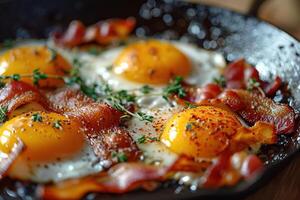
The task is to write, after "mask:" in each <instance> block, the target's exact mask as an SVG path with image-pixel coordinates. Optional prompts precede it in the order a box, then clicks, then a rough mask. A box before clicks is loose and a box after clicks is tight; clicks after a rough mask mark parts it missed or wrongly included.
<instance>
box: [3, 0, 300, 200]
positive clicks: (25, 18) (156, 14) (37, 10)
mask: <svg viewBox="0 0 300 200" xmlns="http://www.w3.org/2000/svg"><path fill="white" fill-rule="evenodd" d="M127 16H134V17H136V19H137V21H138V26H137V28H136V30H135V33H134V34H136V35H137V36H139V37H144V36H150V37H160V38H167V39H181V40H185V41H189V42H193V43H195V44H197V45H199V46H200V47H203V48H205V49H208V50H214V51H219V52H221V53H223V54H224V56H225V58H226V59H227V60H228V61H232V60H235V59H237V58H240V57H244V58H246V60H247V61H248V62H250V63H251V64H253V65H255V66H256V67H257V69H258V71H259V72H260V74H261V75H262V76H263V78H264V79H266V80H268V79H272V77H274V76H275V75H279V76H280V77H282V78H283V80H284V81H285V82H286V83H287V84H288V85H289V91H290V93H291V95H290V96H291V97H289V98H283V99H282V98H281V95H278V96H276V97H275V100H276V101H280V102H285V103H289V104H290V105H291V106H292V107H294V108H295V109H296V110H300V43H299V42H298V41H296V40H295V39H294V38H292V37H291V36H289V35H288V34H286V33H285V32H283V31H281V30H279V29H277V28H276V27H274V26H272V25H270V24H267V23H265V22H262V21H259V20H257V19H256V18H254V17H251V16H244V15H240V14H237V13H234V12H231V11H228V10H224V9H221V8H215V7H208V6H204V5H196V4H191V3H185V2H181V1H173V0H164V1H163V0H146V1H134V0H109V1H100V0H85V1H84V0H64V1H62V0H51V1H49V0H18V1H17V0H0V19H1V21H0V40H5V39H11V38H45V37H47V36H48V34H49V32H50V31H52V30H57V29H63V28H65V27H66V26H67V25H68V23H69V22H70V21H71V20H73V19H80V20H82V21H83V22H84V23H85V24H92V23H95V22H97V21H98V20H100V19H107V18H111V17H127ZM299 149H300V128H299V125H297V127H296V129H295V133H294V134H293V135H292V136H281V137H280V142H279V143H278V144H277V145H272V146H268V147H264V148H263V153H262V158H263V159H264V161H265V163H266V165H267V167H266V170H265V171H264V172H263V173H262V174H261V175H260V176H258V177H256V178H255V179H253V180H250V181H247V182H246V181H244V182H241V183H240V184H238V185H237V186H235V187H230V188H221V189H216V190H207V189H200V190H197V191H190V190H189V189H187V188H181V187H178V186H175V185H174V184H172V183H168V184H166V185H163V186H162V187H161V188H160V189H158V190H156V191H154V192H151V193H147V192H145V191H136V192H132V193H128V194H124V195H108V194H105V195H103V194H101V195H96V194H90V195H88V196H87V199H90V198H94V197H96V198H97V199H98V198H99V199H130V200H134V199H144V200H147V199H155V198H157V199H190V198H198V199H199V198H200V197H201V198H204V197H207V198H208V197H209V198H224V197H231V198H239V197H242V196H245V195H246V194H248V193H250V192H252V191H253V190H255V189H257V188H258V187H260V186H261V185H262V183H265V182H266V181H269V180H270V179H271V178H272V176H273V174H274V173H279V172H280V170H281V169H282V168H283V167H284V165H286V164H287V162H289V161H290V160H291V159H292V157H294V156H296V154H297V152H299ZM18 188H19V189H18ZM20 188H21V187H20V183H19V182H11V181H10V180H5V181H2V184H0V199H1V198H3V199H31V198H34V195H35V191H36V190H35V186H34V185H30V184H29V186H27V187H26V189H25V190H24V189H22V188H21V189H20Z"/></svg>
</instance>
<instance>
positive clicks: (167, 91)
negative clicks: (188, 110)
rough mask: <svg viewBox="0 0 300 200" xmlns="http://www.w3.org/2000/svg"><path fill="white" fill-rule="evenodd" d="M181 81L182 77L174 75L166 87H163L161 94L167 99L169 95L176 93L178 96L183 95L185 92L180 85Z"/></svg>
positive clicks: (181, 96)
mask: <svg viewBox="0 0 300 200" xmlns="http://www.w3.org/2000/svg"><path fill="white" fill-rule="evenodd" d="M182 81H183V78H182V77H180V76H177V77H175V78H174V79H173V80H172V81H171V83H170V84H169V85H168V86H167V87H166V88H164V90H163V95H162V96H163V98H164V99H165V100H167V101H168V100H169V97H170V96H171V95H178V97H179V98H183V97H185V96H186V92H185V90H184V88H183V87H182Z"/></svg>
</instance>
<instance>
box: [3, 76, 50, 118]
mask: <svg viewBox="0 0 300 200" xmlns="http://www.w3.org/2000/svg"><path fill="white" fill-rule="evenodd" d="M30 102H37V103H39V104H40V105H42V106H43V107H45V108H49V105H48V101H47V99H46V98H45V96H43V95H42V94H41V93H40V92H39V90H38V89H37V88H35V87H34V86H32V85H30V84H28V83H25V82H22V81H12V82H10V83H7V84H6V85H5V86H4V88H2V89H1V90H0V105H1V106H7V110H8V111H7V112H8V114H9V113H11V112H12V111H14V110H15V109H17V108H18V107H20V106H22V105H25V104H28V103H30Z"/></svg>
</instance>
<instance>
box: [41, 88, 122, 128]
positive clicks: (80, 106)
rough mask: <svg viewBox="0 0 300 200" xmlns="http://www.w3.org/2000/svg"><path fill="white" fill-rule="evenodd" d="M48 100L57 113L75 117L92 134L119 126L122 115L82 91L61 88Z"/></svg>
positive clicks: (50, 95)
mask: <svg viewBox="0 0 300 200" xmlns="http://www.w3.org/2000/svg"><path fill="white" fill-rule="evenodd" d="M47 98H48V100H49V103H50V105H51V107H52V109H53V110H54V111H55V112H58V113H61V114H64V115H67V116H69V117H75V118H77V119H79V121H81V123H82V126H83V127H85V128H86V129H87V130H88V131H90V132H99V131H102V130H104V129H109V128H112V127H115V126H118V125H119V123H120V117H121V113H120V112H119V111H117V110H116V109H114V108H112V107H111V106H109V105H108V104H105V103H99V102H95V101H94V100H93V99H91V98H89V97H87V96H86V95H84V94H83V93H82V92H81V91H79V90H77V89H73V88H61V89H58V90H56V91H54V92H49V93H48V94H47Z"/></svg>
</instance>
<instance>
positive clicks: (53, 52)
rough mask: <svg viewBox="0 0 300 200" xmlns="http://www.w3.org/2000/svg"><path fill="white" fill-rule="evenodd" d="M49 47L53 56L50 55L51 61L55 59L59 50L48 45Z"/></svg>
mask: <svg viewBox="0 0 300 200" xmlns="http://www.w3.org/2000/svg"><path fill="white" fill-rule="evenodd" d="M48 49H49V51H50V53H51V56H50V62H51V61H53V60H55V59H56V58H57V52H56V51H55V50H54V49H52V48H50V47H48Z"/></svg>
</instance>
